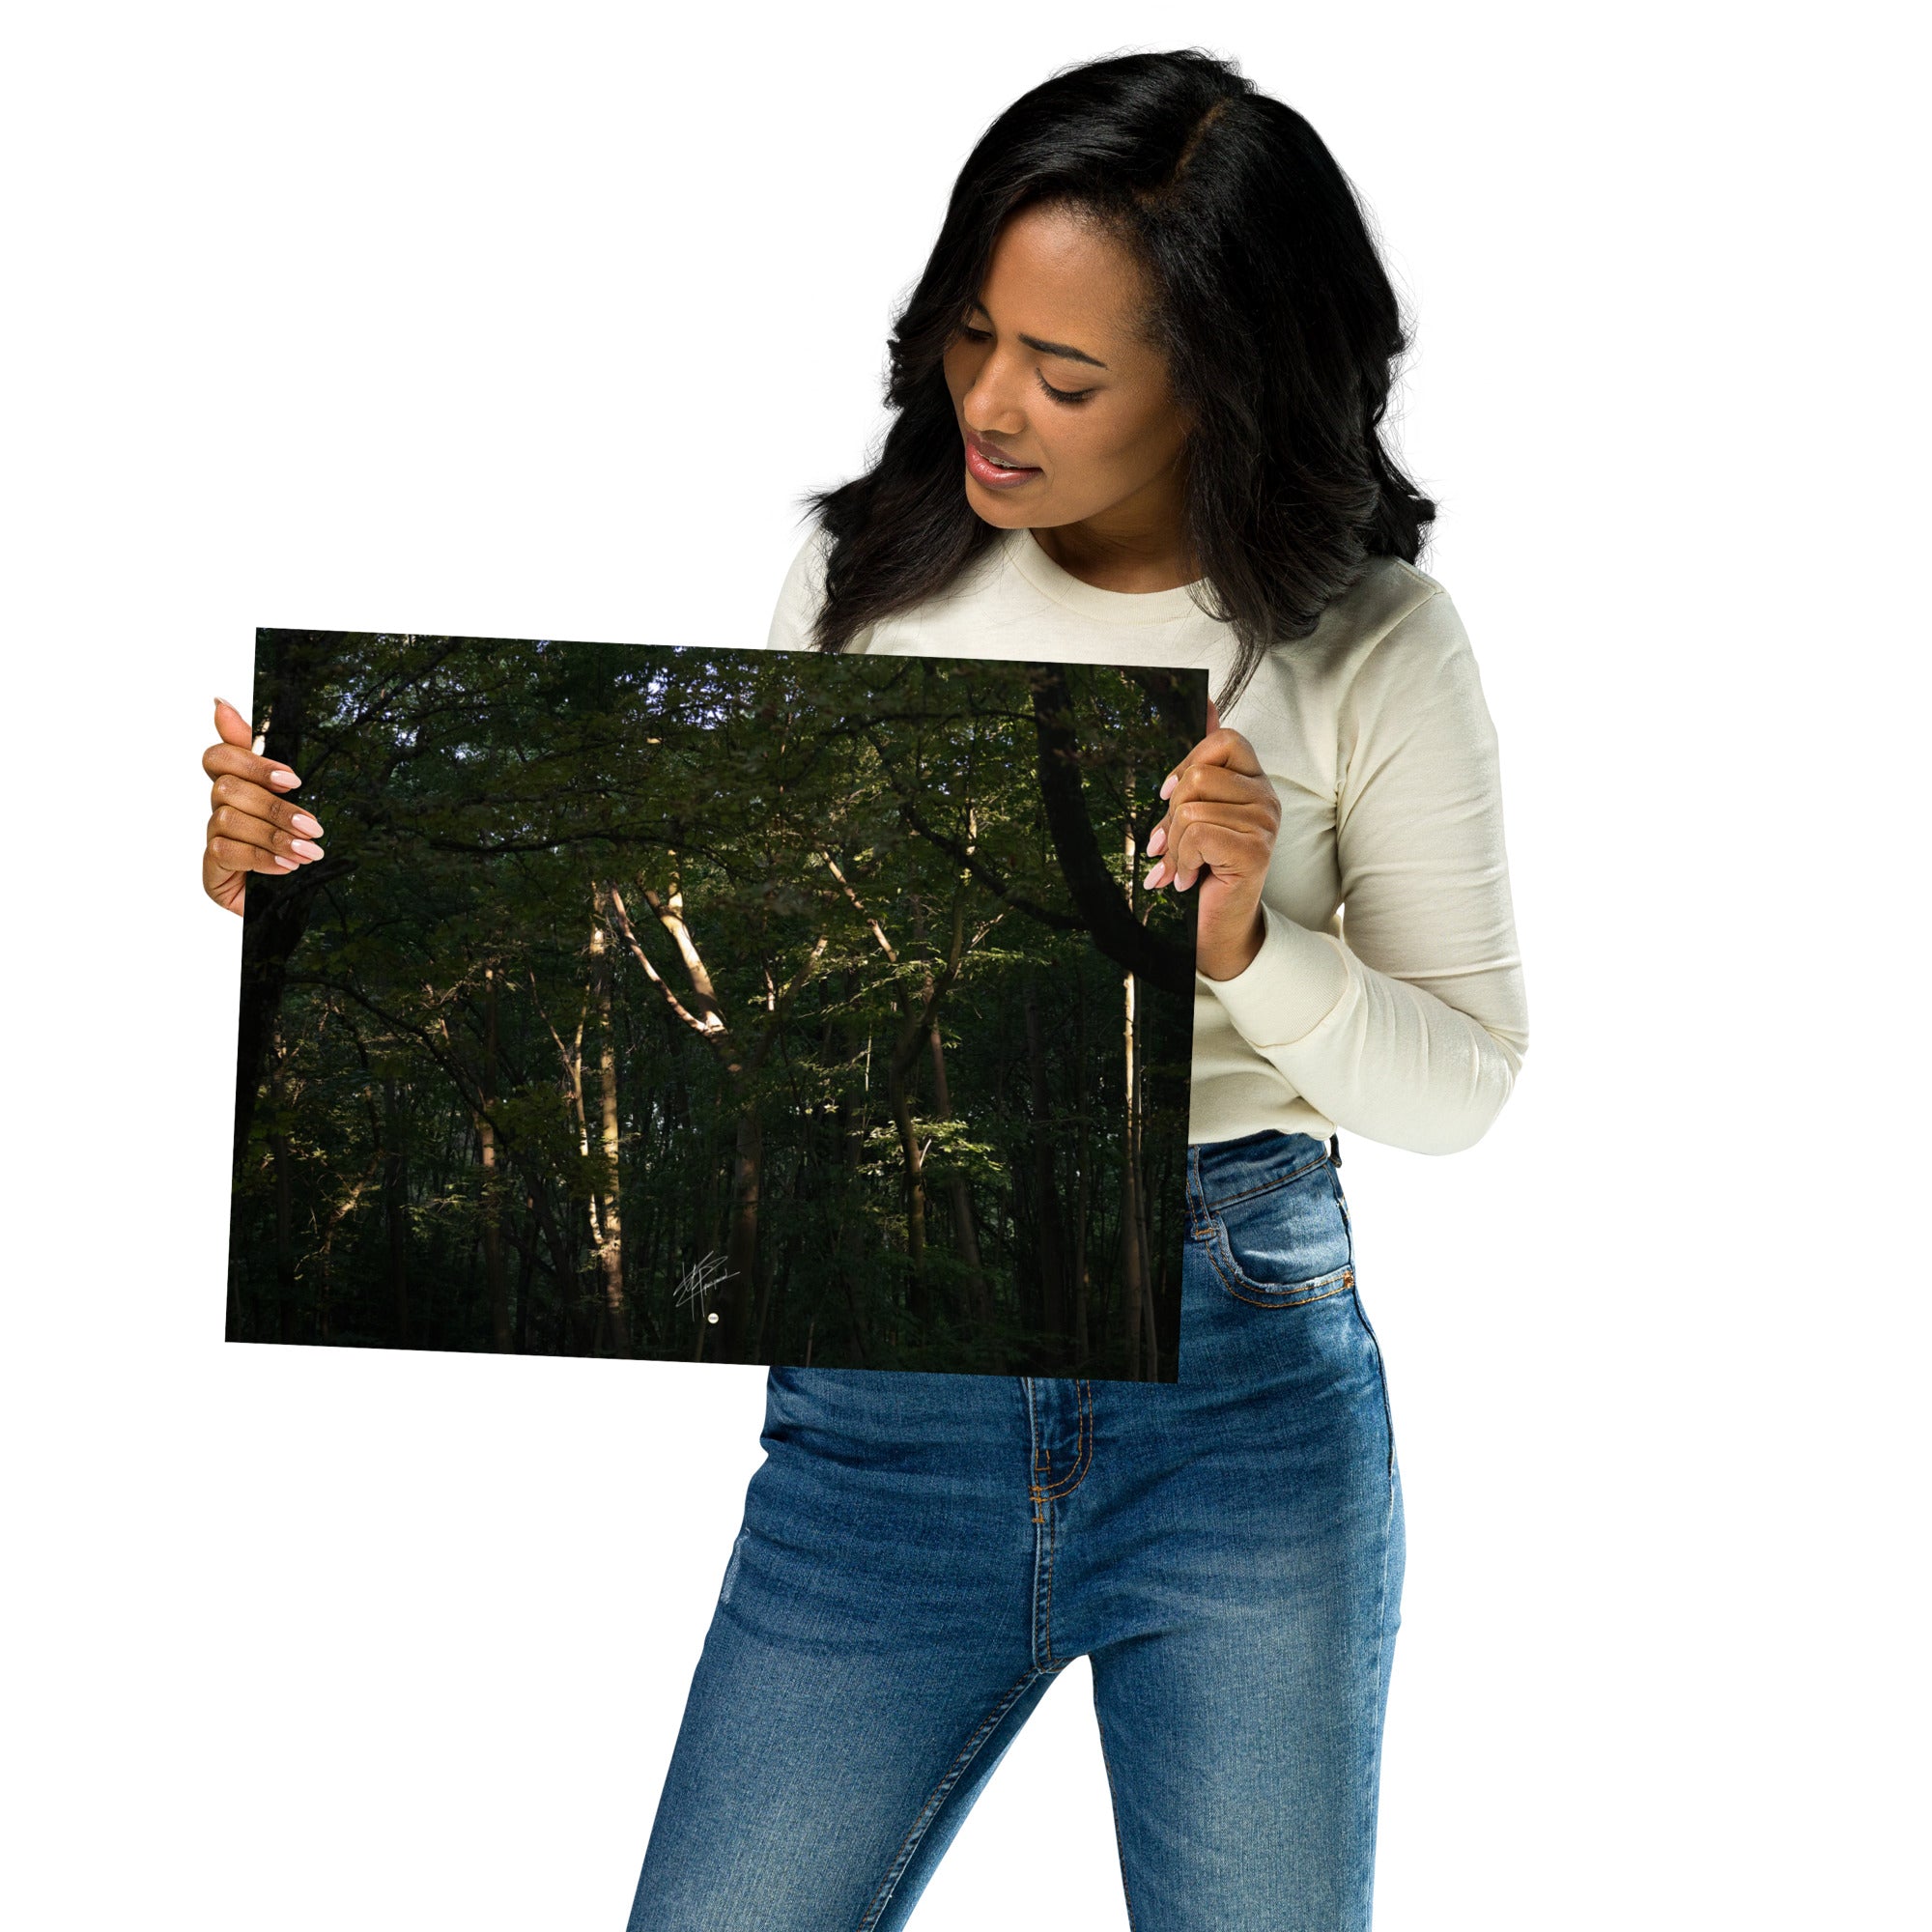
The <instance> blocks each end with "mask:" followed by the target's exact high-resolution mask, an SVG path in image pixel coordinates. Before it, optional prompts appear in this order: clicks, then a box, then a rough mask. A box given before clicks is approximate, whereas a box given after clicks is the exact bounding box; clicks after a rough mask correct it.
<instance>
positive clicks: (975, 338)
mask: <svg viewBox="0 0 1932 1932" xmlns="http://www.w3.org/2000/svg"><path fill="white" fill-rule="evenodd" d="M959 333H960V334H961V335H962V336H963V337H964V338H965V339H966V340H967V341H968V342H990V341H992V339H993V332H992V330H991V329H989V328H974V327H971V326H970V325H969V324H966V323H963V322H962V323H961V324H960V325H959ZM1035 373H1036V375H1037V371H1036V372H1035ZM1038 382H1039V386H1040V387H1041V388H1042V389H1043V390H1045V392H1046V393H1047V394H1048V395H1049V396H1051V397H1052V398H1053V400H1054V401H1055V402H1056V403H1084V402H1085V401H1086V400H1087V398H1088V397H1089V396H1091V395H1092V394H1093V393H1094V391H1093V390H1092V389H1056V388H1055V387H1054V386H1053V384H1051V383H1049V382H1048V381H1047V380H1046V378H1045V377H1044V376H1038Z"/></svg>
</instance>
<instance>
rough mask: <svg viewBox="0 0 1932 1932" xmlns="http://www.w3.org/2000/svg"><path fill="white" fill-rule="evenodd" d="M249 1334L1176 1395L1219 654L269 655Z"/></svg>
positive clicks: (242, 1062)
mask: <svg viewBox="0 0 1932 1932" xmlns="http://www.w3.org/2000/svg"><path fill="white" fill-rule="evenodd" d="M255 705H256V715H255V725H256V729H257V731H258V733H259V734H260V735H259V737H258V741H257V744H258V749H263V750H266V751H267V753H269V754H270V756H273V757H276V758H279V759H282V760H285V761H286V762H287V763H288V764H290V765H291V766H292V767H293V768H294V769H295V770H296V771H297V772H298V773H299V774H300V776H301V779H302V788H301V790H300V792H299V793H298V795H297V796H298V802H299V803H300V804H301V805H302V806H303V807H304V808H305V809H306V810H309V811H311V812H313V813H314V814H315V815H316V816H317V817H318V818H319V819H320V820H321V821H322V823H323V825H324V827H325V841H324V842H325V844H326V846H327V857H326V858H325V859H322V860H320V861H316V862H314V863H312V864H310V865H308V866H305V867H303V868H302V869H301V870H299V871H298V872H294V873H291V874H288V875H287V876H270V875H267V874H260V873H258V874H255V875H253V876H252V877H251V878H250V880H249V882H248V893H247V911H246V917H245V919H244V922H243V941H242V967H241V1024H240V1040H239V1056H238V1069H237V1087H236V1126H235V1177H234V1208H233V1224H232V1236H231V1244H230V1278H229V1287H228V1311H227V1334H228V1337H229V1339H230V1340H233V1341H242V1342H282V1343H298V1344H325V1345H333V1346H344V1347H377V1348H414V1349H444V1350H503V1351H513V1352H521V1353H539V1354H585V1355H587V1354H598V1355H622V1356H649V1357H656V1358H670V1359H685V1360H691V1361H736V1362H768V1363H788V1364H802V1365H806V1366H813V1365H817V1366H824V1367H847V1368H870V1369H901V1370H903V1369H922V1370H942V1371H951V1372H963V1373H980V1374H995V1373H1002V1374H1004V1373H1020V1374H1048V1375H1052V1374H1079V1375H1085V1376H1094V1377H1109V1378H1129V1379H1152V1380H1171V1379H1173V1378H1174V1374H1175V1359H1176V1349H1177V1342H1178V1330H1179V1274H1180V1253H1181V1244H1182V1240H1183V1237H1184V1233H1185V1218H1186V1208H1185V1186H1184V1181H1185V1154H1186V1136H1187V1111H1186V1110H1187V1075H1188V1069H1189V1064H1190V1059H1191V1054H1192V1044H1193V1006H1194V999H1193V993H1194V895H1192V894H1187V895H1177V894H1174V893H1171V892H1155V893H1152V894H1150V893H1147V892H1146V891H1145V890H1144V889H1143V888H1142V886H1141V885H1140V880H1141V878H1142V877H1143V876H1144V875H1145V871H1146V869H1147V866H1148V863H1149V862H1147V861H1146V859H1145V857H1144V847H1145V839H1146V837H1147V835H1148V834H1149V833H1150V832H1151V830H1152V828H1153V826H1154V825H1155V824H1156V823H1158V821H1159V819H1160V818H1161V816H1162V814H1163V812H1164V810H1165V808H1164V806H1163V804H1162V802H1161V800H1160V798H1159V795H1158V794H1159V787H1160V784H1161V781H1162V780H1163V779H1164V778H1165V776H1166V775H1167V773H1168V772H1169V771H1170V770H1172V769H1173V768H1174V766H1175V765H1177V764H1178V763H1179V761H1180V759H1181V758H1182V757H1183V756H1184V754H1185V753H1186V752H1187V751H1188V750H1189V748H1190V747H1191V746H1193V745H1194V744H1195V743H1196V742H1198V740H1199V739H1200V738H1201V737H1202V736H1203V735H1204V732H1205V728H1206V710H1207V680H1206V674H1205V673H1203V672H1200V671H1187V670H1166V669H1147V668H1132V669H1128V668H1112V667H1107V666H1092V665H1085V666H1075V665H1055V664H1012V663H1001V662H994V661H982V660H966V659H952V658H923V657H907V658H896V657H887V658H872V657H865V656H860V657H845V656H824V655H820V654H818V653H813V652H800V651H758V650H709V649H703V648H698V647H694V646H650V645H621V644H602V643H582V642H566V641H549V640H531V639H475V638H450V637H429V636H419V635H402V634H396V635H389V634H349V633H339V632H307V631H279V630H277V631H269V630H265V631H262V632H260V633H258V635H257V647H256V682H255Z"/></svg>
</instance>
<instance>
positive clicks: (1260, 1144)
mask: <svg viewBox="0 0 1932 1932" xmlns="http://www.w3.org/2000/svg"><path fill="white" fill-rule="evenodd" d="M1327 1158H1328V1143H1327V1142H1326V1141H1319V1140H1317V1139H1316V1138H1315V1136H1314V1135H1313V1134H1285V1133H1282V1132H1281V1131H1279V1129H1277V1128H1274V1127H1264V1128H1263V1129H1262V1130H1261V1132H1259V1133H1254V1134H1243V1135H1242V1136H1241V1137H1240V1139H1239V1140H1233V1141H1195V1142H1191V1143H1190V1144H1189V1146H1188V1149H1187V1202H1188V1207H1189V1208H1191V1209H1192V1210H1193V1211H1195V1212H1196V1213H1198V1212H1200V1211H1201V1210H1202V1209H1203V1208H1212V1207H1214V1206H1215V1205H1216V1204H1217V1203H1218V1202H1222V1201H1231V1200H1233V1199H1234V1198H1235V1197H1236V1195H1240V1194H1246V1193H1249V1192H1251V1191H1252V1190H1253V1189H1255V1188H1257V1187H1264V1186H1266V1185H1267V1184H1268V1183H1269V1182H1270V1181H1275V1180H1286V1179H1288V1178H1289V1177H1290V1176H1291V1175H1294V1174H1300V1173H1303V1172H1305V1171H1306V1170H1307V1169H1309V1168H1311V1167H1316V1166H1319V1165H1320V1164H1321V1162H1322V1161H1324V1160H1326V1159H1327Z"/></svg>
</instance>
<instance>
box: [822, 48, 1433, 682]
mask: <svg viewBox="0 0 1932 1932" xmlns="http://www.w3.org/2000/svg"><path fill="white" fill-rule="evenodd" d="M1033 205H1053V206H1058V207H1063V208H1066V209H1068V210H1070V211H1072V212H1076V213H1080V214H1082V215H1083V216H1085V217H1087V218H1090V219H1094V220H1096V221H1098V222H1099V223H1101V224H1102V225H1103V227H1104V230H1105V232H1107V233H1108V234H1110V235H1112V236H1114V237H1116V238H1117V239H1118V240H1119V241H1122V242H1123V243H1124V244H1125V246H1126V247H1127V249H1128V250H1129V252H1130V253H1131V254H1132V255H1133V257H1134V258H1135V259H1136V260H1137V261H1138V262H1139V263H1140V265H1141V267H1142V270H1143V271H1144V273H1145V275H1146V277H1147V283H1148V286H1149V288H1150V290H1151V305H1150V310H1149V312H1148V313H1147V314H1145V315H1144V316H1143V317H1142V318H1141V319H1140V327H1141V329H1142V331H1143V333H1144V334H1145V335H1146V337H1147V339H1148V340H1149V341H1150V342H1151V343H1152V345H1153V346H1154V347H1155V348H1156V349H1157V350H1158V351H1159V352H1160V353H1161V354H1162V355H1163V356H1164V357H1165V358H1166V363H1167V368H1168V372H1169V380H1170V384H1171V385H1172V387H1173V390H1174V394H1175V398H1176V401H1177V403H1178V404H1179V407H1180V409H1181V410H1182V411H1183V412H1184V413H1185V415H1186V416H1187V418H1188V420H1189V421H1190V422H1191V424H1192V426H1193V427H1192V431H1191V434H1190V437H1189V440H1188V449H1187V464H1186V491H1185V496H1186V510H1185V516H1186V523H1187V536H1188V539H1189V542H1190V543H1191V545H1192V546H1193V551H1194V554H1195V555H1196V556H1197V557H1198V558H1199V559H1200V561H1201V566H1202V573H1203V576H1204V578H1205V580H1206V582H1205V583H1204V584H1203V586H1202V589H1201V590H1198V591H1197V592H1196V593H1195V594H1196V599H1197V602H1199V601H1201V597H1202V592H1203V591H1206V592H1208V596H1209V601H1208V602H1205V603H1203V604H1202V609H1203V610H1204V611H1207V612H1208V615H1210V616H1213V617H1216V618H1218V619H1220V620H1221V621H1222V622H1224V623H1228V624H1231V625H1232V626H1233V627H1234V631H1235V634H1236V664H1235V668H1234V672H1233V675H1232V676H1231V678H1230V680H1229V684H1228V688H1227V690H1225V691H1224V692H1222V693H1221V694H1220V695H1219V696H1218V697H1217V700H1216V701H1217V703H1218V704H1219V705H1220V706H1221V708H1222V709H1223V710H1224V711H1225V710H1226V708H1227V706H1228V705H1229V704H1230V703H1231V702H1232V701H1233V699H1234V697H1235V696H1236V695H1238V693H1239V692H1240V691H1241V690H1242V689H1243V688H1244V687H1245V686H1246V684H1247V681H1248V679H1249V678H1250V677H1251V676H1253V674H1254V671H1255V668H1256V667H1257V666H1258V665H1259V664H1260V663H1261V661H1262V659H1263V657H1264V655H1265V653H1266V652H1267V651H1268V650H1270V649H1271V648H1273V647H1274V646H1276V645H1277V644H1280V643H1283V642H1287V641H1291V640H1293V639H1298V638H1305V637H1306V636H1307V635H1308V634H1309V632H1311V631H1312V630H1313V629H1314V628H1315V624H1316V620H1317V619H1318V618H1319V617H1320V616H1321V611H1322V610H1323V608H1324V607H1325V606H1326V605H1327V604H1328V602H1329V601H1330V600H1331V599H1332V598H1333V597H1335V596H1336V595H1337V594H1338V593H1340V592H1341V591H1343V590H1346V589H1347V588H1348V587H1349V586H1350V584H1352V583H1353V582H1355V581H1356V580H1357V578H1359V577H1360V575H1361V573H1362V570H1363V567H1364V565H1365V563H1366V561H1367V559H1368V558H1369V557H1371V556H1377V555H1389V556H1399V557H1402V558H1403V559H1405V560H1406V561H1407V562H1409V563H1413V562H1414V561H1415V560H1416V557H1417V555H1418V554H1420V551H1421V548H1422V542H1423V535H1424V530H1425V527H1426V526H1427V525H1428V524H1429V523H1430V522H1431V521H1432V520H1433V519H1434V517H1435V504H1434V503H1433V502H1432V501H1431V500H1430V499H1429V498H1428V497H1424V496H1422V495H1421V494H1420V493H1419V492H1418V491H1417V489H1416V488H1415V485H1414V484H1413V483H1411V482H1410V481H1409V479H1408V478H1407V477H1406V476H1405V475H1404V474H1403V472H1402V470H1401V469H1399V468H1398V467H1397V466H1396V464H1395V462H1394V460H1393V459H1392V457H1391V456H1390V454H1389V452H1388V451H1387V450H1386V449H1384V447H1383V446H1382V437H1381V423H1382V415H1383V412H1384V410H1385V409H1386V407H1387V404H1388V396H1389V388H1390V384H1391V383H1392V382H1393V380H1394V376H1395V365H1396V363H1397V361H1398V359H1399V358H1400V357H1401V355H1403V354H1404V352H1405V351H1406V349H1407V347H1408V338H1407V336H1406V333H1405V330H1404V327H1403V320H1402V316H1401V313H1400V307H1399V304H1398V302H1397V298H1396V295H1395V291H1394V289H1393V288H1392V287H1391V286H1390V283H1389V278H1388V274H1387V272H1386V270H1384V269H1383V267H1382V264H1381V260H1380V258H1379V256H1378V252H1377V248H1376V244H1375V241H1373V240H1372V239H1371V236H1370V232H1369V227H1368V222H1367V220H1366V218H1365V216H1364V213H1363V211H1362V209H1361V207H1360V205H1359V204H1358V202H1357V200H1356V197H1355V193H1354V190H1353V188H1352V186H1351V185H1350V182H1349V180H1348V178H1347V177H1346V176H1345V175H1344V174H1343V173H1342V171H1341V169H1340V168H1339V167H1337V166H1336V164H1335V161H1334V158H1333V156H1331V155H1330V154H1329V152H1328V150H1327V148H1326V147H1324V146H1323V145H1322V142H1321V137H1320V135H1318V134H1317V133H1316V131H1315V129H1314V128H1311V127H1310V126H1309V125H1308V123H1307V122H1306V121H1305V120H1303V119H1302V117H1301V116H1300V115H1299V114H1297V113H1296V112H1295V111H1294V110H1293V108H1292V107H1288V106H1285V105H1284V104H1283V103H1282V102H1281V101H1279V100H1275V99H1271V98H1270V97H1269V96H1267V95H1265V94H1262V93H1259V92H1258V91H1257V90H1256V88H1255V84H1254V82H1253V81H1251V80H1249V79H1247V78H1246V77H1245V76H1244V75H1242V74H1241V72H1240V71H1239V70H1238V69H1237V68H1236V66H1235V65H1234V64H1233V63H1232V62H1228V61H1224V60H1220V59H1217V58H1215V57H1214V56H1213V55H1211V54H1208V53H1205V52H1203V51H1201V50H1200V49H1198V48H1186V49H1181V50H1179V51H1176V52H1171V53H1131V54H1119V55H1114V56H1111V57H1109V58H1107V59H1103V60H1096V61H1092V62H1089V63H1087V64H1086V65H1084V66H1080V67H1074V68H1070V69H1065V70H1063V71H1061V72H1058V73H1056V74H1054V75H1053V76H1052V77H1051V78H1049V79H1047V80H1045V81H1043V82H1042V83H1041V84H1040V85H1039V86H1037V87H1036V88H1034V89H1032V90H1031V91H1030V92H1028V93H1026V94H1023V95H1022V96H1021V97H1020V98H1019V99H1017V100H1016V101H1014V102H1013V104H1012V105H1011V106H1010V107H1009V108H1008V109H1007V111H1006V112H1005V113H1004V114H1002V115H1001V116H1000V117H999V119H998V120H997V121H995V122H994V123H993V125H992V126H991V127H990V128H987V129H986V131H985V133H984V134H982V135H981V136H980V142H979V145H978V146H977V147H975V149H974V150H973V152H972V154H971V155H970V156H968V157H967V160H966V165H965V167H964V168H963V169H962V170H961V171H960V175H959V179H958V181H957V182H956V183H955V184H954V185H953V188H952V200H951V202H950V203H949V204H948V207H947V211H946V219H945V222H944V224H943V225H942V227H941V229H940V232H939V239H938V240H937V241H935V242H934V244H933V248H932V253H931V255H930V257H929V258H928V260H927V262H926V265H925V270H924V272H923V274H922V275H921V276H920V279H919V282H918V284H917V286H916V287H915V288H914V289H913V291H912V294H911V295H910V296H909V297H908V298H906V301H905V305H904V307H903V308H902V309H901V311H900V312H899V315H898V317H897V318H896V320H895V324H894V327H893V334H892V340H891V345H890V351H889V355H890V375H889V377H888V380H887V384H886V394H885V400H886V403H887V406H888V407H889V408H890V409H891V410H892V411H893V412H894V416H893V420H892V421H891V423H890V425H889V426H888V429H887V432H886V437H885V440H884V444H883V446H882V448H881V450H880V454H879V457H878V460H877V462H876V463H874V464H873V466H872V468H871V469H868V470H867V472H866V473H865V474H864V475H862V476H857V477H854V478H853V479H852V480H851V481H850V482H847V483H844V484H841V485H838V487H836V488H833V489H830V490H822V491H816V492H812V493H810V494H809V495H808V496H807V497H804V498H802V499H801V500H802V502H803V503H804V504H806V505H807V506H809V508H810V510H811V511H812V512H813V513H814V514H815V515H816V517H817V518H818V520H819V521H820V522H821V523H822V525H823V526H824V527H825V529H826V531H827V533H828V535H829V537H830V538H831V543H830V547H829V550H828V554H827V562H826V586H825V587H826V595H825V602H824V605H823V608H822V609H821V611H820V612H819V616H818V619H817V623H816V628H815V631H814V634H813V641H814V642H815V643H816V645H817V647H818V648H819V649H820V650H824V651H838V650H842V649H843V648H844V647H845V646H846V644H847V643H848V642H850V640H851V639H853V638H854V637H855V636H857V634H858V633H859V632H860V631H862V630H863V629H864V628H865V627H866V626H867V625H868V624H871V623H874V622H876V621H877V620H878V619H880V618H882V617H885V616H888V615H890V614H892V613H893V612H895V611H903V610H905V609H907V608H908V607H909V606H911V605H913V604H916V603H919V602H920V601H922V600H923V599H924V598H926V597H929V596H932V595H933V594H934V593H936V592H938V591H941V590H943V589H944V588H945V587H946V586H947V585H948V584H949V583H951V582H952V581H953V579H954V578H955V577H957V576H958V574H959V572H960V571H961V570H963V569H964V568H965V567H966V566H967V564H969V563H970V562H971V561H972V560H973V559H974V558H975V557H976V556H978V555H980V554H981V553H982V552H983V551H984V550H985V549H986V548H987V547H988V546H989V545H991V544H993V543H995V542H997V541H998V540H999V539H1001V538H1002V537H1003V536H1004V535H1005V534H1006V532H1005V531H1004V530H1003V529H1001V528H999V527H997V526H994V525H991V524H988V523H986V522H984V521H983V520H982V519H981V518H980V516H979V515H978V514H977V513H976V512H975V511H974V509H973V507H972V505H971V503H970V502H969V501H968V500H967V497H966V492H965V485H964V483H963V481H962V477H961V467H962V452H961V448H960V439H959V430H958V425H957V421H956V418H955V416H954V413H953V408H952V397H951V395H950V393H949V392H948V390H947V386H946V378H945V372H944V369H943V367H942V362H941V358H942V357H943V355H944V354H945V352H946V349H947V346H948V344H949V343H950V342H951V341H952V337H953V334H954V332H955V330H956V329H957V328H958V327H959V325H960V324H961V323H962V322H963V321H964V320H965V317H966V311H967V308H968V306H969V305H970V304H971V303H972V302H973V301H974V300H975V299H976V298H978V296H979V294H980V282H981V279H982V278H983V276H984V275H985V272H986V270H987V267H988V265H989V263H990V261H991V257H992V252H993V244H994V241H995V240H996V238H997V236H998V234H999V231H1000V228H1001V226H1002V224H1003V223H1004V222H1005V221H1006V220H1007V219H1008V218H1009V216H1010V215H1012V214H1014V213H1017V212H1018V211H1019V210H1020V209H1022V208H1026V207H1029V206H1033Z"/></svg>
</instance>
